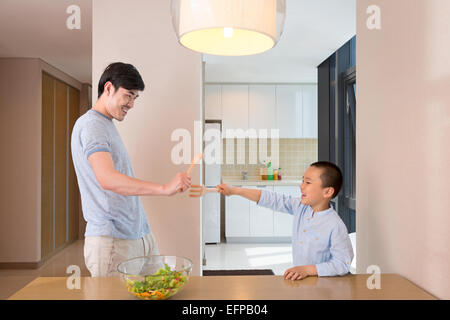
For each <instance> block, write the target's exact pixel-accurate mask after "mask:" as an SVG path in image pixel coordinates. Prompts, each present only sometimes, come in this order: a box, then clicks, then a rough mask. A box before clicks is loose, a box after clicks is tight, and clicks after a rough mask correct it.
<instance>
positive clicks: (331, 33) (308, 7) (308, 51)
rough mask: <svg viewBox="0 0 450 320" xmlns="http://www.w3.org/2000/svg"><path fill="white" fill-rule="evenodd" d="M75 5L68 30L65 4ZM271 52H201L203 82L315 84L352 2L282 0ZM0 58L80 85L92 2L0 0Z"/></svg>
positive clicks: (351, 30)
mask: <svg viewBox="0 0 450 320" xmlns="http://www.w3.org/2000/svg"><path fill="white" fill-rule="evenodd" d="M72 4H76V5H78V6H79V7H80V9H81V29H80V30H77V29H74V30H69V29H68V28H67V27H66V20H67V18H68V17H69V16H70V14H69V13H66V9H67V7H68V6H70V5H72ZM286 10H287V13H286V22H285V28H284V32H283V34H282V36H281V39H280V42H279V43H278V44H277V45H276V46H275V48H273V49H272V50H270V51H268V52H265V53H262V54H258V55H253V56H247V57H220V56H212V55H204V57H203V59H204V60H205V61H206V81H207V82H317V70H316V67H317V65H319V64H320V63H321V62H322V61H323V60H325V59H326V58H327V57H328V56H330V55H331V54H332V53H333V52H334V51H336V50H337V49H338V48H339V47H340V46H342V45H343V44H344V43H345V42H346V41H348V40H349V39H350V38H351V37H352V36H354V35H355V34H356V0H314V1H313V0H286ZM0 30H2V33H1V37H0V57H31V58H41V59H42V60H44V61H46V62H47V63H49V64H51V65H52V66H54V67H56V68H58V69H60V70H61V71H63V72H65V73H67V74H69V75H71V76H72V77H74V78H75V79H77V80H79V81H80V82H83V83H90V84H91V81H92V80H91V77H92V76H91V75H92V0H39V1H35V0H1V1H0Z"/></svg>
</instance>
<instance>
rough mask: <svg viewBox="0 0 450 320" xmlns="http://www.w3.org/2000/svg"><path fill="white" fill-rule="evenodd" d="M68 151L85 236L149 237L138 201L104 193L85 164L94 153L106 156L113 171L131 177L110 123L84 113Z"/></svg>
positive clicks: (94, 113) (95, 114)
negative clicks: (101, 153) (78, 196)
mask: <svg viewBox="0 0 450 320" xmlns="http://www.w3.org/2000/svg"><path fill="white" fill-rule="evenodd" d="M71 148H72V159H73V164H74V167H75V172H76V174H77V180H78V186H79V188H80V194H81V204H82V209H83V216H84V219H85V220H86V221H87V225H86V233H85V236H86V237H88V236H109V237H113V238H120V239H133V240H134V239H139V238H142V237H143V236H145V235H147V234H148V233H150V232H151V231H150V225H149V223H148V220H147V216H146V214H145V211H144V207H143V206H142V203H141V199H140V197H138V196H124V195H121V194H118V193H115V192H112V191H108V190H104V189H103V188H102V187H101V186H100V184H99V183H98V181H97V178H96V177H95V174H94V171H93V170H92V167H91V164H90V163H89V160H88V158H89V156H90V155H91V154H93V153H94V152H101V151H103V152H109V153H110V154H111V158H112V161H113V163H114V169H115V170H116V171H118V172H120V173H123V174H125V175H127V176H130V177H134V173H133V169H132V167H131V161H130V159H129V157H128V153H127V150H126V149H125V146H124V144H123V143H122V139H121V138H120V135H119V132H118V131H117V129H116V127H115V125H114V123H113V121H112V120H111V119H109V118H108V117H107V116H105V115H104V114H102V113H100V112H98V111H96V110H92V109H91V110H89V111H87V112H86V113H85V114H84V115H82V116H81V117H80V118H78V120H77V121H76V123H75V125H74V127H73V131H72V142H71Z"/></svg>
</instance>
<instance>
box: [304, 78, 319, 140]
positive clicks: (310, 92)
mask: <svg viewBox="0 0 450 320" xmlns="http://www.w3.org/2000/svg"><path fill="white" fill-rule="evenodd" d="M302 101H303V103H302V105H303V134H302V137H303V138H315V139H317V137H318V133H317V130H318V125H317V121H318V120H317V109H318V107H317V85H302Z"/></svg>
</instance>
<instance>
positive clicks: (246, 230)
mask: <svg viewBox="0 0 450 320" xmlns="http://www.w3.org/2000/svg"><path fill="white" fill-rule="evenodd" d="M249 204H250V203H249V201H248V200H247V199H245V198H243V197H241V196H228V197H226V198H225V234H226V236H227V237H248V236H249V235H250V220H249V219H250V218H249V213H250V211H249Z"/></svg>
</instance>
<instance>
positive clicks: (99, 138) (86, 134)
mask: <svg viewBox="0 0 450 320" xmlns="http://www.w3.org/2000/svg"><path fill="white" fill-rule="evenodd" d="M80 140H81V146H82V150H83V153H84V155H85V156H86V158H89V156H90V155H91V154H93V153H95V152H101V151H105V152H111V143H110V141H109V138H108V135H107V130H106V129H105V128H104V125H103V124H102V123H101V122H97V121H91V122H89V124H88V125H86V126H85V127H84V128H83V129H82V130H81V132H80Z"/></svg>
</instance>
